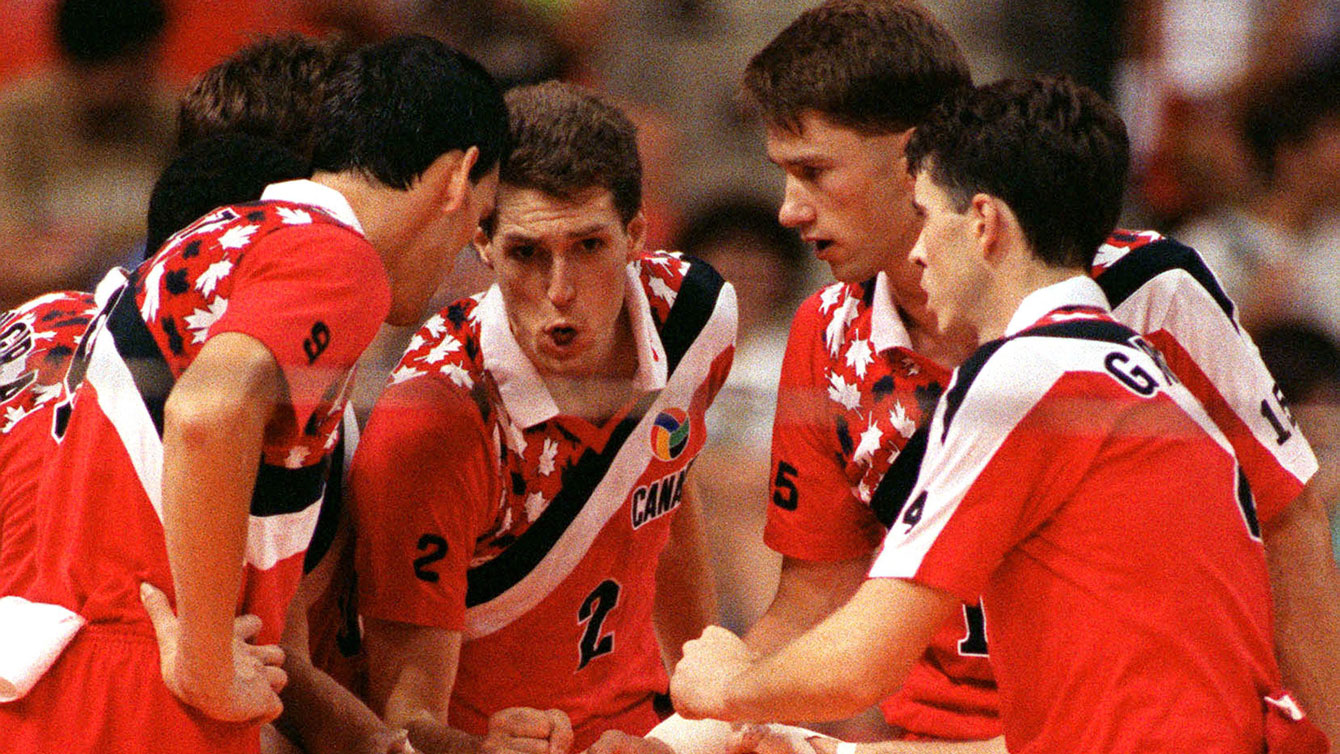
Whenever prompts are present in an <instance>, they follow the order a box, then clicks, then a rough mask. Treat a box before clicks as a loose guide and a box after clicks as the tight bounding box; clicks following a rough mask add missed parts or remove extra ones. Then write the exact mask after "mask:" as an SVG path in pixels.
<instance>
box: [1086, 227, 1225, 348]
mask: <svg viewBox="0 0 1340 754" xmlns="http://www.w3.org/2000/svg"><path fill="white" fill-rule="evenodd" d="M1178 269H1180V270H1184V271H1185V272H1186V273H1187V274H1188V275H1190V276H1191V277H1192V278H1193V279H1194V280H1195V281H1196V282H1197V283H1199V284H1200V287H1202V288H1204V289H1205V292H1206V293H1208V294H1210V297H1211V298H1213V299H1214V301H1215V303H1217V304H1218V305H1219V308H1220V309H1222V310H1223V311H1224V314H1225V315H1226V316H1227V317H1228V319H1229V321H1232V322H1233V326H1234V327H1235V328H1236V327H1237V321H1236V320H1234V319H1233V301H1232V300H1231V299H1229V297H1228V294H1226V293H1224V289H1223V288H1221V287H1220V286H1219V281H1218V280H1216V279H1215V277H1214V273H1212V272H1210V268H1209V267H1207V266H1206V265H1205V260H1203V259H1201V258H1200V255H1199V254H1197V253H1196V251H1195V250H1194V249H1192V248H1191V247H1190V246H1186V245H1184V244H1180V243H1178V242H1177V241H1174V240H1172V239H1171V238H1163V239H1160V240H1158V241H1154V242H1153V243H1149V244H1146V245H1144V246H1139V247H1137V248H1134V249H1131V250H1130V251H1128V252H1127V253H1126V255H1125V256H1123V257H1122V258H1121V259H1118V260H1117V261H1116V262H1114V263H1113V264H1112V265H1111V266H1110V267H1108V268H1107V269H1105V270H1103V271H1102V273H1100V274H1099V275H1098V277H1097V283H1098V285H1099V287H1101V288H1102V289H1103V293H1104V294H1106V295H1107V301H1108V303H1109V304H1111V305H1112V308H1113V309H1115V308H1117V307H1118V306H1120V305H1121V303H1122V302H1123V301H1125V300H1126V299H1128V298H1130V297H1131V295H1132V294H1134V293H1135V292H1136V291H1138V290H1140V288H1141V287H1142V286H1144V285H1145V284H1146V283H1148V282H1149V281H1151V280H1153V279H1154V278H1156V277H1158V276H1159V275H1161V274H1163V273H1165V272H1169V271H1171V270H1178Z"/></svg>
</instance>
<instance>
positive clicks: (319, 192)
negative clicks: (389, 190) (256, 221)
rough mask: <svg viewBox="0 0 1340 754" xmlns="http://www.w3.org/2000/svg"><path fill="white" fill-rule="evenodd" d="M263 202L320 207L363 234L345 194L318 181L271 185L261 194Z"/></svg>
mask: <svg viewBox="0 0 1340 754" xmlns="http://www.w3.org/2000/svg"><path fill="white" fill-rule="evenodd" d="M261 201H281V202H293V203H294V204H307V205H310V206H313V207H318V208H320V209H323V210H325V211H326V212H328V213H330V215H331V216H332V217H334V218H335V219H336V220H339V221H340V222H342V223H344V224H345V225H348V226H349V227H351V228H353V229H354V230H356V231H358V232H359V233H362V232H363V225H362V224H361V223H359V222H358V216H357V215H355V214H354V208H353V207H351V206H349V200H348V199H345V198H344V194H341V193H340V192H339V191H336V190H335V189H333V188H331V187H329V186H323V185H322V184H320V183H317V182H316V181H309V180H307V179H305V178H303V179H299V180H296V181H283V182H282V183H271V184H270V185H269V186H266V187H265V191H264V192H262V193H261Z"/></svg>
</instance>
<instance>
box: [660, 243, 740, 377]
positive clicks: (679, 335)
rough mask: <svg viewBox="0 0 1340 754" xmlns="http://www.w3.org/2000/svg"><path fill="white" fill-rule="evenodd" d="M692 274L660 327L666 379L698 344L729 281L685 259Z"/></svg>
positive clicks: (713, 270)
mask: <svg viewBox="0 0 1340 754" xmlns="http://www.w3.org/2000/svg"><path fill="white" fill-rule="evenodd" d="M685 261H687V262H689V271H688V272H687V273H685V275H684V280H683V281H682V282H681V283H680V285H679V293H678V294H676V296H675V303H674V305H673V306H671V307H670V313H669V314H668V315H667V316H666V318H665V324H664V325H663V326H662V327H661V345H663V346H665V359H666V370H665V373H666V376H667V377H668V376H669V375H672V374H674V373H675V367H677V366H679V360H680V359H682V358H684V354H685V353H686V352H687V351H688V350H689V346H692V345H693V342H694V341H695V340H697V338H698V334H699V333H701V332H702V331H703V328H704V327H706V326H707V322H708V320H710V319H711V318H712V313H713V312H715V311H716V303H717V296H719V295H720V294H721V287H722V286H723V285H725V284H726V279H725V278H723V277H721V274H720V273H719V272H717V271H716V270H715V269H713V268H712V266H711V265H709V264H708V263H706V262H704V261H702V260H700V259H694V258H692V257H685Z"/></svg>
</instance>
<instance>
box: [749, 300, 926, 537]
mask: <svg viewBox="0 0 1340 754" xmlns="http://www.w3.org/2000/svg"><path fill="white" fill-rule="evenodd" d="M871 284H873V283H871ZM871 284H867V285H871ZM834 293H836V295H834ZM867 295H868V293H867V292H866V291H865V290H863V288H862V286H858V285H847V286H841V285H837V286H830V287H829V288H828V289H825V291H824V292H821V293H816V294H815V295H813V296H811V297H810V298H809V299H807V300H806V301H805V302H804V303H803V304H801V307H800V310H799V311H797V312H796V316H795V319H794V320H793V322H792V325H791V335H790V337H789V339H788V341H787V346H786V355H785V356H784V357H783V361H782V372H781V378H780V381H779V384H778V388H777V394H778V400H777V414H776V419H775V420H774V424H773V433H772V480H771V487H770V491H771V502H772V504H771V505H769V506H768V518H767V524H766V526H765V528H764V531H763V539H764V542H765V543H766V544H767V545H768V546H769V547H771V548H772V549H774V550H776V551H777V552H780V553H782V554H783V555H787V556H789V557H793V558H799V559H801V560H810V561H833V560H845V559H848V558H856V557H862V556H865V555H869V554H870V553H871V552H873V551H874V550H875V548H877V547H878V546H879V543H880V542H881V541H883V539H884V527H883V526H882V525H881V524H880V523H879V520H878V519H877V518H875V515H874V513H873V512H872V511H871V510H870V506H869V496H870V494H871V493H872V492H873V491H874V489H875V488H876V487H877V486H878V485H879V482H880V480H881V479H882V478H883V475H884V473H885V472H886V471H887V470H888V468H889V464H890V463H891V462H892V461H893V459H894V458H895V457H896V456H897V454H898V451H899V450H900V449H901V448H902V447H903V445H904V444H905V443H906V442H907V438H908V437H909V436H910V435H911V434H912V428H914V427H915V426H916V425H918V424H920V423H921V421H922V420H923V419H924V418H925V416H926V414H925V411H926V409H927V408H928V407H929V406H930V405H933V402H934V399H935V396H937V395H938V394H939V392H940V390H941V389H942V386H943V384H944V380H945V379H946V378H947V377H948V376H949V372H948V370H946V369H944V368H943V367H941V366H939V365H938V364H936V363H935V362H933V361H931V360H930V359H927V358H924V357H922V356H920V355H918V354H915V353H913V352H912V351H909V350H907V349H904V348H893V349H890V350H888V351H886V352H884V353H871V354H870V361H869V362H867V363H865V364H863V365H862V368H861V370H860V371H859V372H858V371H857V369H856V368H854V367H853V366H852V364H851V363H849V362H848V358H847V354H848V353H849V352H850V349H851V348H852V347H853V346H856V344H858V343H865V344H866V347H867V348H868V347H869V346H868V344H869V337H870V327H871V321H870V320H871V307H870V306H868V305H866V304H864V303H861V299H862V298H863V297H865V296H867ZM846 302H850V304H849V305H850V306H851V307H852V308H853V309H854V310H855V315H854V317H853V318H852V320H851V323H850V324H849V325H847V327H846V328H845V329H838V330H835V331H836V332H841V335H840V336H834V338H831V339H830V338H828V337H826V333H827V332H828V331H829V330H830V329H833V328H837V327H838V325H839V324H840V323H836V324H835V319H836V318H838V317H841V316H844V315H843V311H844V308H843V307H844V303H846ZM830 340H831V341H835V342H833V343H830ZM857 347H860V346H857ZM830 349H832V350H830ZM876 385H879V386H880V387H879V388H878V389H877V388H876ZM839 399H847V400H850V401H852V402H853V405H851V406H850V407H848V406H847V405H844V404H843V403H842V402H841V401H840V400H839ZM895 411H896V412H898V415H899V417H900V418H901V419H902V421H903V422H904V424H903V425H902V428H901V430H900V429H899V428H896V427H894V426H893V421H892V415H893V413H894V412H895ZM872 427H873V428H874V431H875V432H877V434H878V437H879V441H878V449H877V450H876V451H875V452H873V453H870V454H868V455H863V456H862V457H859V458H857V457H855V456H856V452H857V451H858V450H859V449H860V445H861V441H862V435H863V434H864V433H865V432H866V431H867V430H870V429H871V428H872ZM792 505H794V508H793V509H792V508H791V507H790V506H792Z"/></svg>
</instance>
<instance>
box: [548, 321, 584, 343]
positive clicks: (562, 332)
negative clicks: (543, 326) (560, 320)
mask: <svg viewBox="0 0 1340 754" xmlns="http://www.w3.org/2000/svg"><path fill="white" fill-rule="evenodd" d="M548 332H549V337H550V339H552V340H553V341H554V345H556V346H560V347H563V346H567V345H570V344H571V343H572V341H573V339H574V338H576V337H577V330H576V329H575V328H572V327H567V326H566V325H559V326H556V327H551V328H549V330H548Z"/></svg>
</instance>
